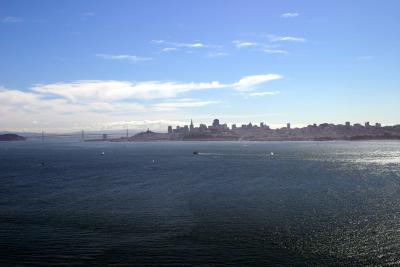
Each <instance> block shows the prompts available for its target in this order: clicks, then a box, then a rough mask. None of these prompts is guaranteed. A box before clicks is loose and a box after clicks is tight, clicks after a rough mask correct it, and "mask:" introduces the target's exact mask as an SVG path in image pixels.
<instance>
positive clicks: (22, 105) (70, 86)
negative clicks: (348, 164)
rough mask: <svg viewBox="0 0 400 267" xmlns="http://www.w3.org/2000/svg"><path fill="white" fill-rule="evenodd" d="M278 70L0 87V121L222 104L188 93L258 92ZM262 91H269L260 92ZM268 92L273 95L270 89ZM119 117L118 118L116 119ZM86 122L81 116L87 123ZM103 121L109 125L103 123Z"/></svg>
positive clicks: (82, 117) (156, 111) (128, 113)
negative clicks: (191, 78) (224, 76)
mask: <svg viewBox="0 0 400 267" xmlns="http://www.w3.org/2000/svg"><path fill="white" fill-rule="evenodd" d="M282 78H283V76H282V75H279V74H260V75H250V76H244V77H242V78H240V79H238V80H237V81H236V82H233V83H222V82H219V81H211V82H188V83H185V82H174V81H142V82H131V81H115V80H82V81H74V82H70V83H65V82H59V83H51V84H36V85H33V86H32V87H30V88H29V89H28V90H25V91H22V90H14V89H9V88H5V87H0V105H1V111H2V112H4V113H5V114H9V116H8V117H4V118H3V120H4V121H5V122H6V123H11V124H14V123H16V122H18V121H19V118H22V120H21V123H22V122H24V125H25V128H26V129H28V128H29V126H30V127H33V128H35V127H36V126H38V125H37V122H38V120H36V119H35V120H34V121H35V123H33V125H32V124H30V123H28V124H27V123H26V121H27V119H26V118H28V117H35V118H36V117H37V118H41V120H45V121H51V120H55V119H56V120H58V121H62V120H64V119H65V118H68V119H69V120H73V121H75V122H81V123H85V118H86V117H89V118H93V117H108V118H109V119H112V118H113V117H115V118H114V119H117V120H120V117H121V116H122V117H128V116H131V115H142V116H147V115H148V114H149V113H152V114H155V115H156V116H162V115H163V114H162V112H168V111H177V110H182V109H195V108H200V107H205V106H208V105H213V104H220V103H223V102H224V100H223V99H196V98H188V97H187V96H188V95H190V93H192V92H194V91H208V90H224V91H227V93H229V92H231V93H233V92H253V93H255V92H257V90H258V88H259V86H261V85H264V84H265V83H267V82H270V81H274V80H280V79H282ZM260 94H261V95H267V94H269V93H268V92H260ZM270 95H274V93H272V92H271V94H270ZM118 118H119V119H118ZM87 122H88V121H86V123H87ZM104 125H112V123H111V122H106V123H105V124H104Z"/></svg>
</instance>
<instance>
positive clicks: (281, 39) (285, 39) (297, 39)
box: [269, 35, 307, 43]
mask: <svg viewBox="0 0 400 267" xmlns="http://www.w3.org/2000/svg"><path fill="white" fill-rule="evenodd" d="M269 39H270V41H271V42H299V43H305V42H307V40H306V39H305V38H303V37H293V36H274V35H270V36H269Z"/></svg>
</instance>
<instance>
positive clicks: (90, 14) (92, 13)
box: [82, 11, 95, 17]
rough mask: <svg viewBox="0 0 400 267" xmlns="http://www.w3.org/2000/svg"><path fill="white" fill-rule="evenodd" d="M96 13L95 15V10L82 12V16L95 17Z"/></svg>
mask: <svg viewBox="0 0 400 267" xmlns="http://www.w3.org/2000/svg"><path fill="white" fill-rule="evenodd" d="M94 15H95V14H94V12H91V11H87V12H84V13H82V16H85V17H93V16H94Z"/></svg>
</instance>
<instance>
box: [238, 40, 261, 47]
mask: <svg viewBox="0 0 400 267" xmlns="http://www.w3.org/2000/svg"><path fill="white" fill-rule="evenodd" d="M232 44H234V45H235V46H236V48H243V47H252V46H257V45H258V43H256V42H249V41H240V40H234V41H232Z"/></svg>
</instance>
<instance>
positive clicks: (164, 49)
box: [161, 47, 178, 52]
mask: <svg viewBox="0 0 400 267" xmlns="http://www.w3.org/2000/svg"><path fill="white" fill-rule="evenodd" d="M176 50H178V48H176V47H165V48H163V49H162V50H161V51H162V52H170V51H176Z"/></svg>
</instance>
